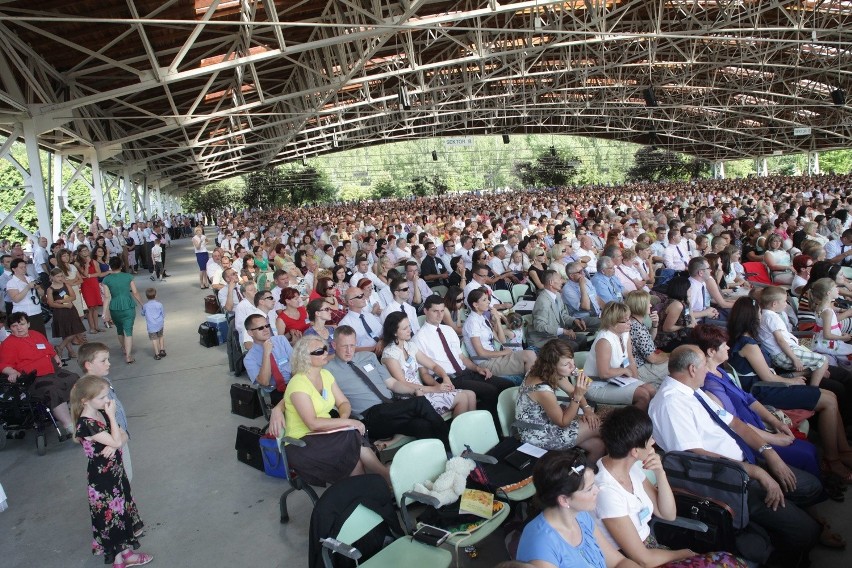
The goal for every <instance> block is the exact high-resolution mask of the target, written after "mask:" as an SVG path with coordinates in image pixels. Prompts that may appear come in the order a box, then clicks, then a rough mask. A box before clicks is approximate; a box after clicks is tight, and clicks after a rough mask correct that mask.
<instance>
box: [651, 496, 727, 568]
mask: <svg viewBox="0 0 852 568" xmlns="http://www.w3.org/2000/svg"><path fill="white" fill-rule="evenodd" d="M674 494H675V503H676V504H677V516H678V517H684V518H687V519H693V520H696V521H701V522H702V523H704V524H706V525H707V532H706V533H702V532H698V531H695V530H692V529H689V528H683V527H678V526H674V525H668V524H665V523H657V524H656V525H655V526H654V536H655V537H656V539H657V542H659V543H660V544H662V545H664V546H667V547H669V548H672V549H681V548H689V549H690V550H694V551H695V552H698V553H704V552H713V551H716V550H726V551H728V552H736V550H737V543H736V534H737V531H736V530H735V529H734V524H733V520H732V519H733V517H732V515H731V508H730V507H728V506H727V505H726V504H725V503H719V502H717V501H715V500H714V499H708V498H707V497H699V496H697V495H693V494H691V493H688V492H686V491H682V490H677V489H675V490H674Z"/></svg>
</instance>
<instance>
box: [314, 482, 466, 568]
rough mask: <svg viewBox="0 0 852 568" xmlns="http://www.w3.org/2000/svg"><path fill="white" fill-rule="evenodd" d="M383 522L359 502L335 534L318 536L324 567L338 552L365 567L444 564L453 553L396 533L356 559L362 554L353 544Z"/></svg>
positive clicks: (445, 566) (441, 567) (330, 564)
mask: <svg viewBox="0 0 852 568" xmlns="http://www.w3.org/2000/svg"><path fill="white" fill-rule="evenodd" d="M344 485H345V480H344ZM347 489H348V487H347ZM385 489H386V488H385ZM312 521H313V519H312ZM383 522H384V519H383V518H382V516H381V515H379V514H378V513H376V512H375V511H373V510H372V509H370V508H369V507H366V506H365V505H363V504H359V505H358V506H357V507H355V509H354V510H353V511H352V512H351V513H350V514H349V516H348V517H347V518H346V520H345V521H344V522H343V525H342V526H341V527H340V530H339V531H338V533H337V535H335V536H333V537H331V536H330V537H325V538H322V539H320V543H321V544H322V560H323V564H324V565H325V567H326V568H332V567H333V562H332V555H333V554H342V555H343V556H346V557H347V558H350V559H352V560H354V561H355V563H356V565H357V566H361V567H366V568H385V567H387V568H396V567H398V566H403V565H405V564H406V563H412V562H413V563H414V564H415V565H416V566H435V567H437V568H448V567H449V566H450V564H451V563H452V561H453V555H452V554H451V553H450V552H449V551H448V550H444V549H441V548H438V547H435V546H429V545H428V544H424V543H421V542H417V541H416V540H414V539H413V538H411V537H410V536H400V537H399V538H397V539H396V540H394V541H393V542H392V543H390V544H389V545H387V546H385V547H384V548H382V549H381V550H380V551H379V552H377V553H376V554H374V555H373V556H372V557H370V558H369V559H368V560H366V561H365V562H359V560H360V559H361V557H362V554H361V551H359V550H358V549H357V548H355V547H354V546H353V545H354V544H355V543H357V542H358V541H359V540H360V539H361V538H362V537H364V535H366V534H367V533H369V532H370V531H372V530H373V529H374V528H375V527H377V526H379V525H381V524H382V523H383ZM396 530H399V527H396ZM394 533H395V530H393V529H392V530H391V534H394Z"/></svg>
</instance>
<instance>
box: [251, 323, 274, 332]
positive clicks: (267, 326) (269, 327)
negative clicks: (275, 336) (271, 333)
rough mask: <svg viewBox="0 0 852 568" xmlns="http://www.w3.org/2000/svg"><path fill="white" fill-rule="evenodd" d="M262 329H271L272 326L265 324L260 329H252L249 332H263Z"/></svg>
mask: <svg viewBox="0 0 852 568" xmlns="http://www.w3.org/2000/svg"><path fill="white" fill-rule="evenodd" d="M264 329H272V326H271V325H270V324H266V325H262V326H260V327H253V328H251V330H250V331H263V330H264Z"/></svg>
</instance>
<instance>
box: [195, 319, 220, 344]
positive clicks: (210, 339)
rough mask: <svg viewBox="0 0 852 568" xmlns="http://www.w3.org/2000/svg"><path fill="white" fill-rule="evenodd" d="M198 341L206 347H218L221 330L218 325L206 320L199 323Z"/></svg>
mask: <svg viewBox="0 0 852 568" xmlns="http://www.w3.org/2000/svg"><path fill="white" fill-rule="evenodd" d="M198 342H199V343H201V345H203V346H204V347H216V346H217V345H219V332H218V330H217V329H216V326H215V325H213V324H212V323H210V322H204V323H202V324H201V325H199V326H198Z"/></svg>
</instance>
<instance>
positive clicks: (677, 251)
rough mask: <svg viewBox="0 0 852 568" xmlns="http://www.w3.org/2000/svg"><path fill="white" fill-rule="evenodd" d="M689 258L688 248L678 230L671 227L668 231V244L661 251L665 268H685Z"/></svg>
mask: <svg viewBox="0 0 852 568" xmlns="http://www.w3.org/2000/svg"><path fill="white" fill-rule="evenodd" d="M690 258H691V257H690V254H689V249H687V248H686V243H684V242H683V236H682V235H681V232H680V230H678V229H674V228H673V229H671V230H670V231H669V245H668V246H667V247H666V248H665V250H664V251H663V263H664V264H665V265H666V268H669V269H671V270H678V271H679V270H686V265H687V263H688V262H689V259H690Z"/></svg>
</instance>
